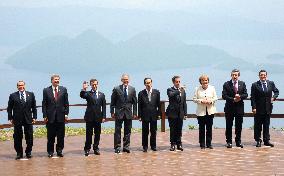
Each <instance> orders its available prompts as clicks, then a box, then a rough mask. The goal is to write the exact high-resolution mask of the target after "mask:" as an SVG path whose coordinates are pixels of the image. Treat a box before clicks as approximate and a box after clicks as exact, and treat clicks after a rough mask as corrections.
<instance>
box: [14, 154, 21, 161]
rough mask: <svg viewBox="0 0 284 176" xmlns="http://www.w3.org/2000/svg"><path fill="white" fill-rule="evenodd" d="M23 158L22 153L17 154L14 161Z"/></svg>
mask: <svg viewBox="0 0 284 176" xmlns="http://www.w3.org/2000/svg"><path fill="white" fill-rule="evenodd" d="M22 158H23V154H22V153H17V156H16V158H15V160H19V159H22Z"/></svg>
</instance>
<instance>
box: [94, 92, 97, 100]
mask: <svg viewBox="0 0 284 176" xmlns="http://www.w3.org/2000/svg"><path fill="white" fill-rule="evenodd" d="M93 95H94V97H95V99H97V91H94V94H93Z"/></svg>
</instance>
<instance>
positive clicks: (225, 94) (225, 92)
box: [222, 82, 234, 102]
mask: <svg viewBox="0 0 284 176" xmlns="http://www.w3.org/2000/svg"><path fill="white" fill-rule="evenodd" d="M222 98H223V99H224V100H226V101H231V102H233V101H234V97H230V96H229V93H228V83H227V82H225V83H224V85H223V91H222Z"/></svg>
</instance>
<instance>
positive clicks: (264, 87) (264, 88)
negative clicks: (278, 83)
mask: <svg viewBox="0 0 284 176" xmlns="http://www.w3.org/2000/svg"><path fill="white" fill-rule="evenodd" d="M262 86H263V91H264V92H267V86H266V82H264V83H262Z"/></svg>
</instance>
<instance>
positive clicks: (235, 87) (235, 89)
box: [234, 81, 238, 93]
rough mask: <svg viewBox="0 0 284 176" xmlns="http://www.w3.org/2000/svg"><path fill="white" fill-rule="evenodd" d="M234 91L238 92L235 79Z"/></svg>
mask: <svg viewBox="0 0 284 176" xmlns="http://www.w3.org/2000/svg"><path fill="white" fill-rule="evenodd" d="M234 92H235V93H238V84H237V81H234Z"/></svg>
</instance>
